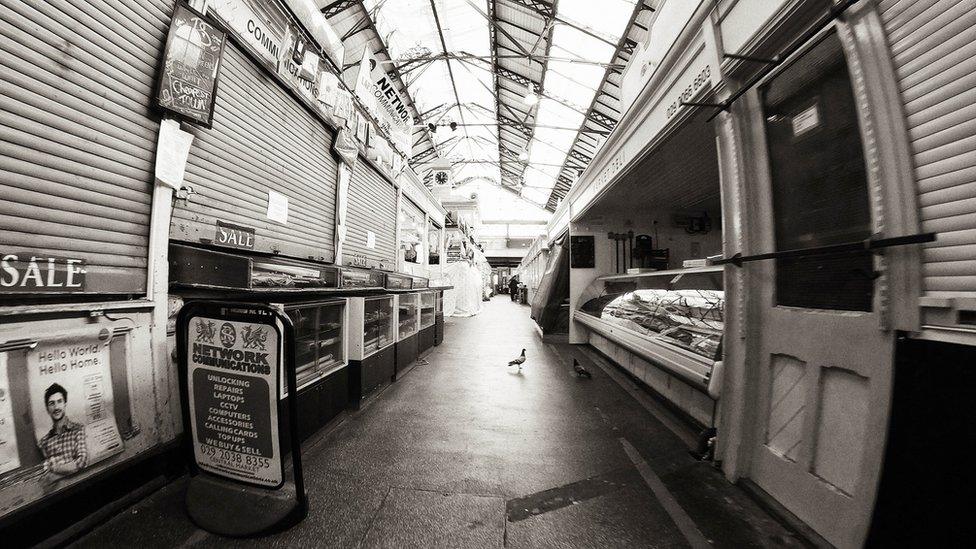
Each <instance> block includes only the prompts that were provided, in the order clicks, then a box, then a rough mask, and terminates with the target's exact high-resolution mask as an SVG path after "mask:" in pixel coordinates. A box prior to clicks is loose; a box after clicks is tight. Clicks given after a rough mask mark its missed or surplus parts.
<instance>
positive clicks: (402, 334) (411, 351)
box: [394, 292, 420, 379]
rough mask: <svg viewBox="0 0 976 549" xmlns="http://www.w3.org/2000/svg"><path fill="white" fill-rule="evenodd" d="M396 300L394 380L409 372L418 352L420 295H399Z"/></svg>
mask: <svg viewBox="0 0 976 549" xmlns="http://www.w3.org/2000/svg"><path fill="white" fill-rule="evenodd" d="M396 298H397V343H396V364H395V374H394V378H395V379H398V378H399V377H400V376H402V375H403V374H405V373H406V372H407V371H409V370H410V369H411V368H412V367H413V366H414V363H415V362H416V361H417V356H418V355H419V352H420V345H419V339H420V338H419V336H418V332H419V331H420V294H419V293H416V292H409V293H401V294H398V295H397V296H396Z"/></svg>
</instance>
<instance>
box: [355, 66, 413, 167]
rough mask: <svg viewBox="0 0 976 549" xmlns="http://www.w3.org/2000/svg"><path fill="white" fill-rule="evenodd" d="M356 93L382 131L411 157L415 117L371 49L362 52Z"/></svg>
mask: <svg viewBox="0 0 976 549" xmlns="http://www.w3.org/2000/svg"><path fill="white" fill-rule="evenodd" d="M355 91H356V95H357V96H359V98H360V99H361V100H362V101H363V104H364V105H365V106H366V109H367V110H368V111H370V114H372V115H373V116H374V117H375V118H376V119H377V120H378V121H379V123H380V127H381V128H382V129H383V131H384V132H386V134H387V135H388V136H390V139H391V140H392V141H393V146H394V147H396V149H397V150H398V151H400V152H401V153H403V154H405V155H407V157H409V156H410V150H411V148H412V147H411V141H410V136H411V134H412V133H413V132H412V128H413V117H412V116H411V115H410V111H409V110H408V109H407V104H406V103H405V102H404V101H403V98H402V97H401V96H400V93H399V92H398V91H397V90H396V87H395V86H394V84H393V79H392V78H390V75H388V74H387V73H386V71H385V70H383V67H382V66H381V65H380V64H379V63H377V62H376V58H374V57H373V54H372V52H370V51H369V48H366V49H365V50H364V51H363V58H362V60H361V61H360V62H359V72H358V74H357V76H356V87H355Z"/></svg>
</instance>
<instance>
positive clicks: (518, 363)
mask: <svg viewBox="0 0 976 549" xmlns="http://www.w3.org/2000/svg"><path fill="white" fill-rule="evenodd" d="M523 364H525V349H522V354H520V355H519V357H518V358H516V359H515V360H513V361H511V362H509V363H508V365H509V366H518V369H519V371H520V372H521V371H522V365H523Z"/></svg>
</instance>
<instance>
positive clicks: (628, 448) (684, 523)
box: [619, 437, 712, 549]
mask: <svg viewBox="0 0 976 549" xmlns="http://www.w3.org/2000/svg"><path fill="white" fill-rule="evenodd" d="M619 440H620V444H621V445H622V446H623V447H624V452H626V453H627V456H628V457H629V458H630V460H631V461H632V462H634V467H636V468H637V471H638V472H639V473H640V475H641V477H642V478H643V479H644V483H645V484H647V487H648V488H650V489H651V492H653V493H654V496H655V497H656V498H657V501H658V503H660V504H661V507H663V508H664V510H665V512H667V514H668V516H670V517H671V520H673V521H674V524H675V526H677V527H678V530H680V531H681V534H682V535H683V536H684V537H685V539H686V540H687V541H688V543H689V544H690V545H691V547H692V549H705V548H710V547H711V546H712V544H711V543H709V541H708V540H707V539H706V538H705V536H704V535H703V534H702V533H701V530H699V529H698V526H697V525H696V524H695V521H694V520H692V518H691V517H690V516H688V513H686V512H685V510H684V508H682V507H681V504H679V503H678V501H677V500H676V499H674V496H673V495H671V491H670V490H668V488H667V486H665V485H664V482H663V481H662V480H661V478H660V477H658V476H657V475H656V474H655V473H654V470H653V469H651V466H650V465H648V464H647V461H645V460H644V458H643V457H641V455H640V453H639V452H638V451H637V448H634V445H633V444H631V443H630V442H629V441H628V440H627V439H625V438H623V437H620V439H619Z"/></svg>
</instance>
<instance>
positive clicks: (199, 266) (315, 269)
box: [169, 243, 359, 440]
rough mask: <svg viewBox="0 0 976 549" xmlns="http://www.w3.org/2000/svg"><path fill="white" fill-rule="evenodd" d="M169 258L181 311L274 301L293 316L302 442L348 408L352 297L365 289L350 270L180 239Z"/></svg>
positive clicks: (174, 295) (172, 285)
mask: <svg viewBox="0 0 976 549" xmlns="http://www.w3.org/2000/svg"><path fill="white" fill-rule="evenodd" d="M169 255H170V267H169V271H170V292H171V300H174V301H177V302H178V305H177V306H176V307H173V309H174V310H178V309H179V307H180V306H182V304H183V303H185V302H187V301H191V300H207V301H237V302H252V303H265V304H269V305H272V306H275V307H277V308H279V309H281V310H282V311H284V313H285V314H286V315H287V316H288V317H289V318H290V319H291V321H292V323H293V324H294V326H295V337H296V339H295V348H294V349H291V350H290V351H291V352H293V353H294V354H295V365H296V376H297V381H298V409H299V414H300V415H299V422H298V425H299V433H298V436H299V437H300V438H301V439H303V440H304V439H306V438H308V437H310V436H311V435H313V434H314V433H315V432H316V431H318V430H319V429H320V428H321V427H323V426H324V425H326V424H327V423H328V422H329V421H331V420H332V419H334V418H335V417H336V416H337V415H339V413H341V411H342V410H343V409H345V408H346V407H347V405H348V403H349V385H350V381H349V372H348V369H347V365H348V362H349V361H348V357H349V349H348V341H349V339H350V332H351V331H352V330H351V329H350V328H349V307H348V304H347V301H348V300H347V296H349V295H350V294H354V293H355V292H357V291H358V290H359V286H353V285H351V284H352V283H351V282H349V281H350V277H349V276H348V275H346V276H344V273H343V270H344V268H340V267H337V266H335V265H326V264H319V263H311V262H306V261H299V260H294V259H286V258H279V257H267V256H254V255H245V254H237V253H229V252H226V251H217V250H214V249H210V248H203V247H196V246H189V245H185V244H178V243H173V244H171V245H170V250H169ZM358 278H359V277H355V278H354V280H355V279H358ZM280 396H281V399H282V401H283V404H284V403H285V400H284V399H286V398H289V397H290V396H289V395H288V394H287V393H286V392H285V391H284V389H282V394H281V395H280ZM288 435H289V436H290V433H289V434H288Z"/></svg>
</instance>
